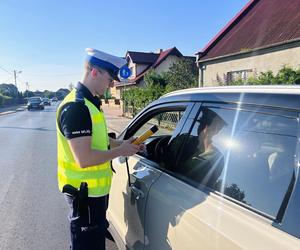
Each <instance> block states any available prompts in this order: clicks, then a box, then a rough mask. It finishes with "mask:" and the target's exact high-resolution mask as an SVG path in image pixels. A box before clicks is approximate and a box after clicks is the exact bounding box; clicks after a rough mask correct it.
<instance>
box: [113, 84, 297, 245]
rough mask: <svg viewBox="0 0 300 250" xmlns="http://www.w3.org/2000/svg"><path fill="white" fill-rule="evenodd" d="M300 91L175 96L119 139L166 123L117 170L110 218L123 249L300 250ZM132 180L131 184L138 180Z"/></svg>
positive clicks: (204, 91) (230, 90) (206, 91)
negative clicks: (142, 150)
mask: <svg viewBox="0 0 300 250" xmlns="http://www.w3.org/2000/svg"><path fill="white" fill-rule="evenodd" d="M299 112H300V88H299V87H295V86H289V87H283V86H281V87H280V86H276V87H266V86H263V87H218V88H200V89H190V90H183V91H178V92H174V93H171V94H167V95H165V96H163V97H162V98H160V99H159V100H157V101H155V102H154V103H152V104H150V105H149V106H148V107H146V108H145V109H144V110H143V111H142V112H140V113H139V114H138V115H137V116H136V117H135V119H134V120H133V121H132V122H131V123H130V124H129V125H128V126H127V128H126V129H125V130H124V131H123V132H122V134H121V135H120V136H119V138H120V139H126V138H129V137H131V136H134V137H137V136H139V135H140V134H142V133H143V132H144V131H145V130H147V129H149V128H150V127H151V126H153V125H154V124H156V125H157V126H158V127H159V131H158V132H157V133H155V134H154V135H153V136H152V137H150V138H149V139H148V140H147V141H146V142H145V144H146V146H147V151H146V152H141V153H138V154H136V155H134V156H132V157H129V158H128V173H127V166H126V162H125V161H124V159H122V158H118V159H115V160H114V161H113V166H114V169H115V170H116V174H114V177H113V181H112V189H111V192H110V201H109V209H108V219H109V221H110V232H111V234H112V236H113V238H114V239H115V241H116V243H117V245H118V247H119V248H120V249H128V248H129V249H153V250H160V249H180V250H181V249H230V250H232V249H264V250H265V249H272V250H274V249H300V180H299V141H300V140H299V139H300V138H299V134H300V126H299ZM128 176H129V179H128Z"/></svg>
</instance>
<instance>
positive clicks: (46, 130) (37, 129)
mask: <svg viewBox="0 0 300 250" xmlns="http://www.w3.org/2000/svg"><path fill="white" fill-rule="evenodd" d="M2 128H3V129H21V130H36V131H44V132H49V131H54V132H55V131H56V130H55V129H47V128H24V127H0V129H2Z"/></svg>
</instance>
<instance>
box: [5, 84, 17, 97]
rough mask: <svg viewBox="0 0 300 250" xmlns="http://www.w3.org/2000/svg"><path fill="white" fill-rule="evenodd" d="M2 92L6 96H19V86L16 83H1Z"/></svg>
mask: <svg viewBox="0 0 300 250" xmlns="http://www.w3.org/2000/svg"><path fill="white" fill-rule="evenodd" d="M0 93H1V94H2V95H4V96H9V97H12V98H19V91H18V88H17V87H16V86H15V85H14V84H6V83H3V84H0Z"/></svg>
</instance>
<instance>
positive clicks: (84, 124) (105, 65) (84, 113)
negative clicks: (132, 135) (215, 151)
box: [56, 49, 143, 250]
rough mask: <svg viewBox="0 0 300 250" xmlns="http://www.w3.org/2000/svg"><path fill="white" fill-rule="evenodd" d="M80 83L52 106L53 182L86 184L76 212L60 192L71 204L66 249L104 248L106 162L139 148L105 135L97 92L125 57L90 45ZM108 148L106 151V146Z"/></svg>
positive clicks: (106, 85) (74, 204)
mask: <svg viewBox="0 0 300 250" xmlns="http://www.w3.org/2000/svg"><path fill="white" fill-rule="evenodd" d="M86 52H87V57H86V61H85V65H84V69H85V70H84V76H83V80H82V82H78V84H77V86H76V88H75V89H73V90H72V91H71V92H70V93H69V94H68V95H67V96H66V97H65V99H64V100H63V101H62V103H61V104H60V105H59V107H58V110H57V119H56V121H57V122H56V124H57V149H58V185H59V189H60V191H63V187H64V186H65V185H66V184H68V185H70V186H72V187H74V189H75V190H77V189H79V188H80V185H81V184H82V183H86V184H87V187H88V197H87V199H86V201H85V203H86V204H85V205H86V206H85V207H86V208H87V210H86V211H85V212H84V214H83V213H81V212H80V211H79V209H80V207H79V205H78V204H79V202H78V197H77V198H76V196H74V195H73V196H72V195H70V194H67V195H65V197H66V200H67V202H68V205H69V207H70V215H69V220H70V231H71V249H73V250H77V249H105V234H106V230H107V227H108V222H107V220H106V209H107V204H108V203H107V202H108V194H109V190H110V185H111V178H112V169H111V166H110V161H111V160H112V159H114V158H116V157H119V156H131V155H133V154H135V153H136V152H138V151H139V150H143V146H137V145H134V144H132V143H131V142H132V141H133V139H129V140H126V141H118V140H115V139H112V138H109V137H108V135H107V127H106V122H105V117H104V115H103V112H102V110H101V109H100V100H99V98H98V96H100V95H103V94H104V91H105V90H106V89H108V88H109V87H112V86H113V81H114V80H116V81H119V77H118V74H119V72H120V69H122V66H124V65H126V60H125V59H123V58H120V57H116V56H113V55H110V54H107V53H104V52H101V51H98V50H95V49H86ZM109 147H110V148H111V149H109Z"/></svg>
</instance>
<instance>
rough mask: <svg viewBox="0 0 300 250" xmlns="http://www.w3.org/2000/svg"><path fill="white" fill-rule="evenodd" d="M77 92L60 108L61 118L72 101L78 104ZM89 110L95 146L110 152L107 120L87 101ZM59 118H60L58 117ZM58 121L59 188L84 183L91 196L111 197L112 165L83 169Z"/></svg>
mask: <svg viewBox="0 0 300 250" xmlns="http://www.w3.org/2000/svg"><path fill="white" fill-rule="evenodd" d="M75 97H76V90H75V89H73V90H72V91H71V92H70V93H69V94H68V95H67V96H66V97H65V99H64V100H63V102H62V103H61V104H60V105H59V107H58V109H57V115H58V114H59V112H60V109H61V108H62V106H63V105H65V104H66V103H69V102H75ZM84 103H85V105H86V106H87V107H88V109H89V112H90V115H91V120H92V143H91V148H92V149H94V150H108V135H107V128H106V122H105V118H104V115H103V113H102V112H100V111H99V110H98V109H97V108H96V107H95V106H94V104H92V103H91V102H90V101H89V100H87V99H84ZM57 118H58V117H57ZM57 118H56V130H57V158H58V187H59V190H60V191H62V188H63V186H64V185H65V184H70V185H72V186H74V187H76V188H79V187H80V183H81V182H87V184H88V189H89V197H99V196H103V195H107V194H108V193H109V190H110V185H111V177H112V170H111V167H110V163H109V162H105V163H103V164H99V165H96V166H90V167H88V168H80V166H79V165H78V164H77V163H76V161H75V160H74V157H73V154H72V151H71V149H70V146H69V144H68V141H67V139H66V138H65V137H64V136H63V134H62V133H61V131H60V129H59V127H58V123H57Z"/></svg>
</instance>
